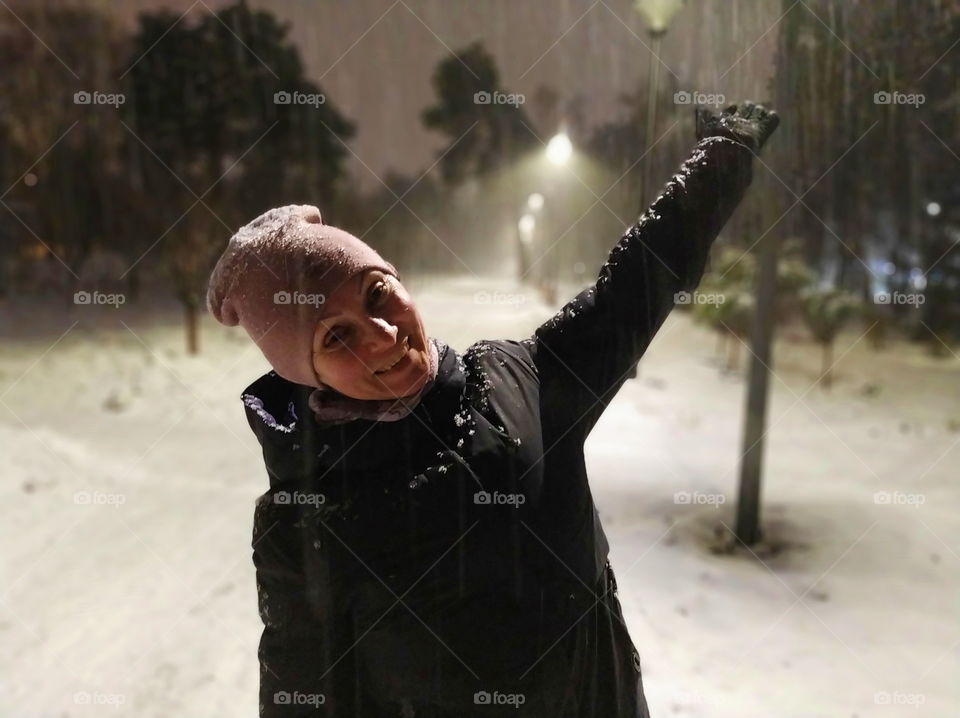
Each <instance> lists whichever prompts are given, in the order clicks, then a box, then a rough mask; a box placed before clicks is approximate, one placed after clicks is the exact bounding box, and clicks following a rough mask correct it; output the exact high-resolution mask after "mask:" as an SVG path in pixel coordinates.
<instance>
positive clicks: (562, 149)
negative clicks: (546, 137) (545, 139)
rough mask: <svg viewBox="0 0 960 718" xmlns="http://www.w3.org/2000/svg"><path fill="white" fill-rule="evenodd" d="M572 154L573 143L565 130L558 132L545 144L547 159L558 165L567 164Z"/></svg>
mask: <svg viewBox="0 0 960 718" xmlns="http://www.w3.org/2000/svg"><path fill="white" fill-rule="evenodd" d="M572 154H573V144H571V142H570V138H569V137H567V133H566V132H558V133H557V134H556V135H554V136H553V139H551V140H550V142H549V143H548V144H547V159H548V160H550V161H551V162H552V163H553V164H555V165H557V166H558V167H560V166H563V165H565V164H567V160H569V159H570V155H572Z"/></svg>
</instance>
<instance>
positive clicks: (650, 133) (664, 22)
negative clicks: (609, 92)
mask: <svg viewBox="0 0 960 718" xmlns="http://www.w3.org/2000/svg"><path fill="white" fill-rule="evenodd" d="M684 2H685V0H634V6H635V7H636V9H637V11H638V12H639V13H640V14H641V15H643V17H644V19H645V20H646V21H647V32H648V33H649V35H650V41H651V44H652V45H653V47H652V51H651V54H650V61H649V63H648V64H647V126H646V130H645V135H646V137H645V141H644V145H645V147H644V149H645V150H649V149H650V147H651V146H652V145H653V140H654V129H655V127H656V124H657V96H658V95H659V92H660V46H661V44H662V41H663V36H664V35H666V34H667V26H668V25H669V24H670V21H671V20H672V19H673V16H674V15H676V14H677V12H679V10H680V8H682V7H683V3H684ZM641 182H642V184H641V185H640V202H641V204H642V205H643V206H644V207H645V206H646V195H647V190H648V188H649V187H650V159H649V157H648V158H647V159H646V160H645V161H644V163H643V172H642V174H641Z"/></svg>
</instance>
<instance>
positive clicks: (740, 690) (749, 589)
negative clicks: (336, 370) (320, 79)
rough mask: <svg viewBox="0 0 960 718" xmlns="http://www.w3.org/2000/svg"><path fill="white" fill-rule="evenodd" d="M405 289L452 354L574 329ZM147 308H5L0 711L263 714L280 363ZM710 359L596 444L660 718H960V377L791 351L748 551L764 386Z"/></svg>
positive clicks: (521, 304) (530, 304) (675, 359)
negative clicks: (742, 510) (734, 534)
mask: <svg viewBox="0 0 960 718" xmlns="http://www.w3.org/2000/svg"><path fill="white" fill-rule="evenodd" d="M410 286H411V289H412V290H413V291H414V294H415V296H416V297H417V299H418V302H419V304H420V306H421V308H422V311H423V312H424V314H425V317H426V322H427V326H428V330H429V332H430V333H431V334H433V335H434V336H438V337H440V338H442V339H444V340H445V341H447V342H448V343H450V344H451V345H453V346H454V347H455V348H457V349H458V350H463V349H464V348H466V346H468V345H469V344H470V343H471V342H472V341H475V340H476V339H480V338H500V337H507V338H521V337H524V336H527V335H528V334H529V333H530V332H531V331H532V330H533V329H534V328H535V327H536V325H537V324H538V323H539V322H540V321H542V320H544V319H546V318H547V317H548V316H550V314H552V312H553V308H550V307H547V306H545V305H543V304H542V303H540V302H539V301H538V300H537V299H536V297H535V296H534V295H533V294H532V293H530V292H529V290H523V289H519V288H517V287H515V286H513V285H512V284H510V283H509V282H503V281H499V282H496V281H487V280H479V279H476V278H469V279H449V278H434V279H427V278H420V279H418V280H415V281H411V282H410ZM574 289H575V288H568V292H567V293H566V294H565V295H564V296H572V293H573V292H574ZM478 292H487V293H488V294H486V295H483V294H480V295H478V294H477V293H478ZM144 304H148V305H149V306H148V307H145V306H143V305H141V306H139V307H136V306H134V305H132V304H131V305H128V306H125V307H122V308H120V309H114V308H112V307H105V306H100V307H93V306H87V307H74V308H72V309H70V310H69V311H64V309H63V307H62V306H59V307H58V306H32V307H10V306H6V307H0V336H2V337H3V341H2V342H0V399H2V401H0V452H2V456H3V470H2V478H3V481H2V482H0V496H2V498H3V501H2V503H0V505H2V506H3V509H2V512H3V513H2V521H0V541H2V545H3V561H2V564H0V644H2V645H3V647H4V650H3V652H2V653H0V716H4V717H6V716H17V717H24V718H25V717H26V716H31V717H34V716H43V717H45V718H47V717H49V718H53V717H58V718H59V717H60V716H88V715H115V716H127V715H129V716H137V717H138V718H153V717H154V716H155V717H157V718H161V717H162V718H169V717H170V716H191V717H207V716H209V717H211V718H212V717H214V716H215V717H216V718H222V717H223V716H253V715H255V714H256V706H257V697H256V693H257V676H258V668H257V660H256V646H257V641H258V638H259V635H260V621H259V618H258V616H257V612H256V591H255V584H254V576H253V566H252V564H251V561H250V530H251V521H252V511H253V500H254V498H255V497H256V496H257V495H258V494H260V493H261V492H262V491H263V490H264V489H265V487H266V474H265V471H264V469H263V465H262V461H261V458H260V454H259V446H258V445H257V443H256V440H255V438H254V437H253V435H252V434H251V433H250V431H249V428H248V427H247V425H246V420H245V418H244V414H243V411H242V407H241V404H240V400H239V394H240V391H241V390H242V389H243V388H244V387H246V385H247V384H248V383H250V382H251V381H252V380H253V379H254V378H256V377H257V376H259V375H260V374H262V373H263V372H264V371H266V370H267V368H268V367H267V365H266V363H265V361H264V359H263V358H262V357H261V356H260V354H259V352H258V351H257V350H256V348H255V347H254V346H253V344H252V343H250V342H249V340H248V339H247V338H246V336H245V335H244V334H243V331H242V330H240V329H228V328H226V327H222V326H220V325H218V324H216V323H215V322H214V321H213V320H212V319H208V318H204V323H203V328H202V354H201V356H199V357H187V356H185V354H184V351H183V346H184V338H183V329H182V326H181V324H180V317H179V314H178V313H177V310H176V307H172V306H165V305H163V304H162V303H157V302H145V303H144ZM713 349H714V339H713V337H712V336H711V335H709V334H708V333H707V332H706V331H705V330H704V329H702V328H701V327H699V326H696V325H693V324H691V323H690V321H689V319H688V317H687V316H685V315H681V314H679V313H674V314H673V315H672V316H671V317H670V319H669V320H668V321H667V323H666V325H665V326H664V328H663V330H662V331H661V333H660V335H659V337H658V338H657V339H656V340H655V342H654V344H653V346H652V347H651V349H650V350H649V352H648V353H647V356H646V357H645V358H644V360H643V361H642V362H641V365H640V376H639V378H638V379H636V380H633V381H629V382H628V383H627V385H626V386H625V387H624V389H623V390H622V391H621V392H620V394H619V395H618V396H617V398H616V401H615V402H614V403H613V404H612V405H611V406H610V408H609V409H608V411H607V412H606V414H605V415H604V416H603V418H602V419H601V421H600V423H599V424H598V425H597V427H596V428H595V430H594V432H593V434H592V435H591V437H590V439H589V441H588V444H587V448H588V456H587V459H588V467H589V470H590V475H591V481H592V486H593V490H594V496H595V499H596V501H597V504H598V506H599V509H600V513H601V516H602V518H603V521H604V525H605V527H606V530H607V534H608V536H609V538H610V543H611V547H612V549H611V552H612V556H611V560H612V562H613V564H614V568H615V570H616V572H617V576H618V581H619V585H620V592H619V596H620V601H621V603H622V605H623V608H624V611H625V614H626V617H627V621H628V624H629V627H630V630H631V634H632V635H633V638H634V642H635V643H636V645H637V647H638V649H639V651H640V654H641V658H642V662H643V670H644V674H645V686H646V690H647V695H648V700H649V703H650V707H651V711H652V713H653V715H654V717H655V718H663V717H665V716H711V717H714V716H715V717H728V716H729V717H733V716H736V717H737V718H747V717H753V716H756V717H757V718H769V717H771V716H774V717H777V718H780V717H788V716H797V717H800V716H802V717H804V718H808V717H811V716H825V717H829V718H837V717H850V716H860V717H864V716H898V717H899V716H914V715H916V716H922V717H923V718H933V717H934V716H937V717H940V716H942V717H944V718H947V717H953V716H956V715H960V680H958V676H960V620H958V619H960V555H958V554H960V510H958V509H960V501H958V500H960V486H958V483H957V481H956V479H957V473H958V472H957V465H958V460H960V448H957V444H958V442H960V401H958V400H960V360H957V359H956V358H951V359H949V360H936V359H932V358H928V357H927V356H925V355H924V354H923V352H922V351H920V350H918V349H916V348H914V347H911V346H906V345H897V346H895V347H893V348H891V349H890V350H888V351H887V352H884V353H881V354H873V353H872V352H871V351H870V349H869V347H868V346H867V342H866V340H864V339H862V338H861V336H860V333H859V331H851V332H849V333H847V334H845V335H844V336H843V337H842V338H841V339H840V341H839V342H838V346H837V350H836V356H837V357H838V359H839V363H838V366H837V368H836V372H837V381H836V385H835V387H834V389H833V391H832V392H830V393H825V392H824V391H823V390H821V389H818V388H811V385H812V383H813V381H814V379H815V376H816V372H817V369H818V367H819V354H818V352H817V351H816V348H815V347H813V346H811V345H809V344H806V343H796V342H794V343H781V344H778V346H777V349H776V353H775V361H776V364H775V371H776V378H774V379H773V383H772V389H773V395H772V402H771V407H770V423H771V425H772V429H771V431H770V432H769V435H768V436H767V446H766V461H765V483H764V486H763V504H764V516H763V522H764V526H765V527H766V537H765V540H764V542H763V543H762V545H760V546H759V547H757V549H756V552H755V554H751V553H750V552H748V551H746V550H742V549H741V550H739V551H736V552H734V553H732V554H729V553H723V552H719V551H717V550H716V548H717V546H718V545H719V544H720V543H721V541H720V540H719V538H718V537H720V536H721V534H722V529H723V527H724V525H726V526H733V513H734V500H735V496H736V485H737V479H738V456H739V454H740V451H741V447H740V434H741V424H742V407H743V401H744V386H743V377H742V376H741V375H739V374H727V375H722V374H721V373H720V372H719V371H718V369H717V367H716V365H715V363H714V360H713ZM744 357H746V352H744ZM678 492H679V493H678ZM878 492H885V493H881V494H878ZM718 529H720V530H721V531H719V532H718Z"/></svg>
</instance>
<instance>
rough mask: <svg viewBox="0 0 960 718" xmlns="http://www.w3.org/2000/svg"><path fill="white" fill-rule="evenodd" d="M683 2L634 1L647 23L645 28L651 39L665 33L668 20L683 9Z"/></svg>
mask: <svg viewBox="0 0 960 718" xmlns="http://www.w3.org/2000/svg"><path fill="white" fill-rule="evenodd" d="M683 3H684V0H634V3H633V4H634V6H635V7H636V8H637V11H638V12H639V13H640V14H641V15H643V17H644V19H645V20H646V21H647V28H648V30H649V32H650V34H651V35H652V36H653V37H656V36H657V35H658V34H659V35H663V34H664V33H665V32H666V31H667V25H669V24H670V20H672V19H673V16H674V15H676V14H677V12H678V11H679V10H680V8H681V7H683Z"/></svg>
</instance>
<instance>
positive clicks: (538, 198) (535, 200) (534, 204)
mask: <svg viewBox="0 0 960 718" xmlns="http://www.w3.org/2000/svg"><path fill="white" fill-rule="evenodd" d="M527 207H528V208H529V209H530V211H531V212H539V211H540V210H541V209H543V195H542V194H540V193H539V192H534V193H533V194H532V195H530V196H529V197H527Z"/></svg>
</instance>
